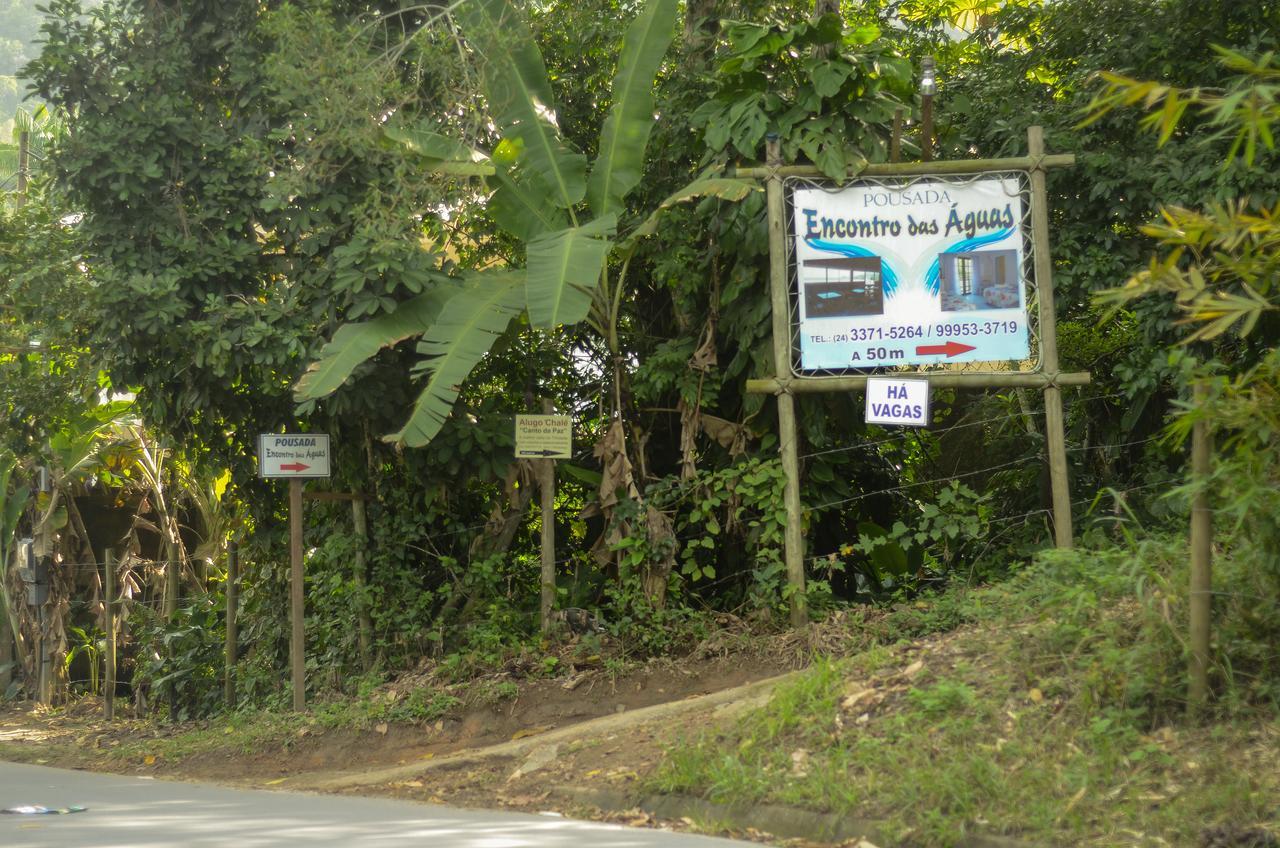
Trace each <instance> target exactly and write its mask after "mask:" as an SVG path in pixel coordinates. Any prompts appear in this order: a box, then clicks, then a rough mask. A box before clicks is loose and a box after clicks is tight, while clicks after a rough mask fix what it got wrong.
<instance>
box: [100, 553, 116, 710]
mask: <svg viewBox="0 0 1280 848" xmlns="http://www.w3.org/2000/svg"><path fill="white" fill-rule="evenodd" d="M102 565H103V568H102V629H103V630H104V631H105V632H106V634H107V655H106V656H105V657H104V658H103V660H104V664H105V666H106V668H105V669H103V674H102V681H103V682H102V716H103V718H105V719H106V720H107V721H111V720H113V719H114V718H115V717H116V554H115V551H113V550H111V548H107V550H106V552H105V553H104V555H103V558H102Z"/></svg>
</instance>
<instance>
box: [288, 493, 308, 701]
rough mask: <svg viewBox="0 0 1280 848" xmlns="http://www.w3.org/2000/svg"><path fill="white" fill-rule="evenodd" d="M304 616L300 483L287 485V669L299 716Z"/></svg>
mask: <svg viewBox="0 0 1280 848" xmlns="http://www.w3.org/2000/svg"><path fill="white" fill-rule="evenodd" d="M304 612H305V606H304V603H303V587H302V481H301V480H299V479H296V478H295V479H292V480H290V481H289V622H290V639H289V665H290V667H291V671H292V674H291V675H290V678H291V679H292V681H293V708H294V710H296V711H298V712H301V711H302V710H304V709H306V706H307V677H306V664H305V657H304V652H305V651H306V644H305V642H304V639H305V633H304V631H303V626H302V625H303V621H302V617H303V614H304Z"/></svg>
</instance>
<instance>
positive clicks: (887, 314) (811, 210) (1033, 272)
mask: <svg viewBox="0 0 1280 848" xmlns="http://www.w3.org/2000/svg"><path fill="white" fill-rule="evenodd" d="M925 149H926V150H927V149H928V145H927V144H926V146H925ZM1074 162H1075V157H1074V156H1071V155H1069V154H1048V153H1045V150H1044V134H1043V132H1042V130H1041V128H1040V127H1031V128H1030V129H1029V130H1028V131H1027V155H1026V156H1012V157H1007V158H1001V159H974V160H954V161H929V159H928V158H926V160H925V161H923V162H916V163H898V162H896V161H894V162H888V163H877V164H868V165H866V166H864V167H863V168H862V169H861V170H860V172H858V173H855V174H849V175H848V176H849V178H850V179H849V181H848V182H847V183H846V186H847V187H845V188H841V187H838V186H836V185H833V184H825V185H824V184H822V183H820V182H819V180H822V179H824V177H823V174H822V173H821V172H820V171H819V170H818V169H817V168H815V167H813V166H811V165H787V164H784V163H783V161H782V154H781V143H780V140H779V139H778V137H777V136H776V135H771V136H770V137H769V138H768V139H767V146H766V157H765V166H764V167H757V168H739V169H737V171H736V174H735V175H736V176H738V177H740V178H748V179H751V178H754V179H758V180H761V181H762V182H764V183H765V189H766V197H767V201H768V218H769V260H770V262H769V288H770V301H771V304H772V309H773V353H774V373H773V376H771V377H762V378H757V379H751V380H748V381H747V391H748V392H757V393H767V394H773V395H775V396H777V399H778V452H779V454H780V455H781V459H782V470H783V475H784V478H785V488H784V502H785V505H786V510H787V527H786V534H785V548H786V563H787V582H788V584H789V585H788V591H789V593H790V597H791V620H792V624H793V625H794V626H797V627H801V626H804V625H805V624H806V623H807V621H808V614H807V611H806V608H805V575H804V538H803V535H802V528H803V526H804V515H803V507H802V504H801V503H800V460H799V445H798V442H799V434H798V430H797V427H796V413H795V395H796V394H798V393H801V392H814V393H820V392H847V391H862V390H867V391H868V392H882V391H883V392H884V394H883V396H881V395H876V397H875V398H874V399H873V398H872V397H871V395H870V394H869V396H868V412H867V414H868V419H867V420H868V421H871V420H873V419H875V418H881V419H891V420H886V421H885V423H895V424H914V423H916V421H920V422H921V423H927V421H928V405H927V397H926V398H925V403H923V404H917V403H915V402H914V401H913V400H911V399H912V398H914V397H916V395H915V394H913V393H912V392H913V391H917V392H918V391H919V390H918V389H915V390H913V389H912V388H911V387H910V386H907V387H906V388H905V392H906V394H905V395H904V397H902V398H899V397H890V395H889V388H888V386H889V385H890V384H888V383H881V382H880V377H879V376H870V375H868V374H866V373H858V372H859V371H862V372H865V371H868V370H872V371H876V372H881V371H883V369H897V368H903V369H907V368H913V367H914V369H913V371H912V372H910V376H914V377H916V378H917V381H920V382H924V383H925V384H926V388H930V387H941V386H947V387H955V388H961V387H972V388H985V387H1034V388H1038V389H1042V390H1043V391H1044V398H1045V430H1046V447H1047V453H1048V460H1049V463H1048V464H1049V471H1050V479H1051V482H1052V489H1053V516H1054V536H1055V540H1056V542H1057V545H1058V547H1062V548H1069V547H1071V545H1072V530H1071V498H1070V489H1069V487H1068V481H1067V461H1066V445H1065V438H1064V424H1063V409H1062V387H1064V386H1082V385H1086V384H1087V383H1088V382H1089V381H1090V375H1089V374H1088V373H1086V372H1077V373H1064V372H1062V371H1060V370H1059V362H1058V347H1057V324H1056V316H1055V312H1054V299H1053V274H1052V271H1053V266H1052V262H1051V260H1050V256H1049V216H1048V199H1047V193H1046V191H1045V180H1044V175H1045V171H1046V170H1047V169H1049V168H1056V167H1067V166H1070V165H1072V164H1074ZM1022 175H1025V180H1026V182H1027V183H1028V184H1029V190H1028V191H1026V192H1024V191H1022V190H1021V189H1020V188H1019V185H1020V183H1021V179H1020V176H1022ZM789 179H796V180H805V181H806V182H805V183H804V184H803V185H801V186H798V187H796V188H795V189H794V190H792V191H791V194H790V199H791V201H792V206H791V214H790V216H789V217H788V210H787V200H788V187H787V185H786V181H787V180H789ZM1024 210H1029V211H1030V215H1029V216H1027V217H1029V219H1030V233H1029V234H1028V233H1027V232H1025V230H1026V229H1027V227H1026V226H1025V225H1024ZM788 220H790V221H791V224H790V225H789V224H788V223H787V222H788ZM1028 235H1029V238H1028ZM1028 244H1029V245H1030V246H1029V247H1027V245H1028ZM1024 253H1025V254H1029V255H1024ZM792 263H794V274H793V273H792V267H791V264H792ZM1029 272H1030V273H1029ZM1030 281H1034V297H1032V296H1031V289H1030V288H1029V286H1028V283H1029V282H1030ZM1031 302H1035V303H1037V305H1038V307H1039V309H1038V319H1039V324H1038V328H1037V329H1038V333H1037V337H1038V342H1039V344H1038V354H1039V357H1038V360H1039V361H1038V362H1034V363H1033V362H1031V358H1032V354H1033V351H1032V348H1031V332H1030V329H1029V317H1030V315H1029V310H1028V304H1029V303H1031ZM1011 361H1014V362H1017V363H1025V365H1014V366H1013V367H1011V364H1010V363H1011ZM970 363H989V365H988V366H987V367H986V368H985V369H981V368H980V367H979V368H980V370H965V371H957V370H947V366H949V365H952V364H970ZM904 376H906V375H904ZM904 382H906V381H903V380H901V379H898V377H897V375H894V384H895V385H900V384H902V383H904ZM897 392H898V390H897V389H894V393H895V395H896V394H897ZM926 395H927V392H926ZM895 403H896V404H897V405H898V409H897V411H896V412H895V411H894V409H893V407H894V404H895ZM877 405H878V406H879V407H880V411H881V413H887V414H881V415H877V414H876V406H877ZM916 406H921V407H922V408H921V410H920V415H916V414H915V412H916V410H915V407H916ZM908 407H910V408H909V409H908ZM908 412H910V413H911V414H910V415H907V414H906V413H908ZM908 419H910V420H908Z"/></svg>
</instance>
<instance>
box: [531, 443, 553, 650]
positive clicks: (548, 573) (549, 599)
mask: <svg viewBox="0 0 1280 848" xmlns="http://www.w3.org/2000/svg"><path fill="white" fill-rule="evenodd" d="M534 464H535V465H536V466H538V495H539V502H540V503H541V506H542V603H541V609H540V613H541V616H542V619H541V621H542V634H543V635H544V636H545V635H547V634H548V633H550V632H551V611H552V610H553V609H555V606H556V461H555V460H554V459H538V460H534Z"/></svg>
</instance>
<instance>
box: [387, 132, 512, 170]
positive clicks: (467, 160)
mask: <svg viewBox="0 0 1280 848" xmlns="http://www.w3.org/2000/svg"><path fill="white" fill-rule="evenodd" d="M382 132H383V135H385V136H386V137H387V138H389V139H391V140H392V141H395V142H398V143H400V144H402V145H403V146H404V147H405V148H406V149H407V150H410V151H412V152H414V153H416V154H418V155H419V156H421V157H422V158H423V159H424V160H425V161H426V166H427V168H428V170H431V171H435V172H436V173H440V174H453V175H455V176H462V177H469V176H482V177H487V176H489V175H491V174H492V173H493V166H492V165H490V164H489V163H488V161H487V160H488V158H489V157H487V156H485V155H484V154H483V153H481V152H480V151H478V150H474V149H472V148H471V147H469V146H468V145H466V144H464V143H463V142H461V141H458V140H457V139H455V138H450V137H449V136H447V135H444V134H443V133H438V132H436V131H435V130H433V129H431V127H430V126H428V125H426V124H425V123H419V124H416V125H414V126H403V125H398V126H391V127H387V128H386V129H384V130H383V131H382Z"/></svg>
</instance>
